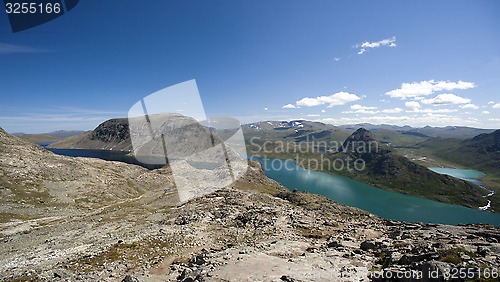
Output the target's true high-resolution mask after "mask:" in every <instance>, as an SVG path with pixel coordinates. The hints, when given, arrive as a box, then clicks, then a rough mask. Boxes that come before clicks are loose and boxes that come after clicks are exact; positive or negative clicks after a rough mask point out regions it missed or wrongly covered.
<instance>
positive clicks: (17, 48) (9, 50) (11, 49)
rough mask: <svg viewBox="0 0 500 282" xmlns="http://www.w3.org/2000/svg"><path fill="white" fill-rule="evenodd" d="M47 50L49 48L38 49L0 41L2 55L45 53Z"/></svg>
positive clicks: (0, 53)
mask: <svg viewBox="0 0 500 282" xmlns="http://www.w3.org/2000/svg"><path fill="white" fill-rule="evenodd" d="M43 52H47V50H42V49H37V48H33V47H27V46H21V45H14V44H6V43H0V55H9V54H22V53H43Z"/></svg>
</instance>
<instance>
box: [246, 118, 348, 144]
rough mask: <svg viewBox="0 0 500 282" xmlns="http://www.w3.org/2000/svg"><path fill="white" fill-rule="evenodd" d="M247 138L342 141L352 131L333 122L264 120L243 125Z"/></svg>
mask: <svg viewBox="0 0 500 282" xmlns="http://www.w3.org/2000/svg"><path fill="white" fill-rule="evenodd" d="M242 128H243V132H244V133H245V137H246V138H247V139H251V138H255V137H257V138H261V139H263V140H276V139H278V140H286V141H294V142H310V141H337V142H342V141H343V140H344V139H345V138H346V137H347V136H349V135H350V134H351V133H352V131H350V130H346V129H344V128H342V127H337V126H334V125H331V124H325V123H321V122H314V121H307V120H291V121H262V122H255V123H250V124H244V125H242Z"/></svg>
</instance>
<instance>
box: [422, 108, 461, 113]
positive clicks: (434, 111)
mask: <svg viewBox="0 0 500 282" xmlns="http://www.w3.org/2000/svg"><path fill="white" fill-rule="evenodd" d="M415 112H419V113H454V112H458V110H453V109H423V110H417V111H415Z"/></svg>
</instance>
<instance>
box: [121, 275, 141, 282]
mask: <svg viewBox="0 0 500 282" xmlns="http://www.w3.org/2000/svg"><path fill="white" fill-rule="evenodd" d="M122 282H139V279H137V278H135V277H134V276H132V275H127V276H125V278H123V280H122Z"/></svg>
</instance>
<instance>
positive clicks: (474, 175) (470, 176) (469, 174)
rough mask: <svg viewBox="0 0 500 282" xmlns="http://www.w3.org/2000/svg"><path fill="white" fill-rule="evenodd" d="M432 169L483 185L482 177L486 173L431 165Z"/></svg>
mask: <svg viewBox="0 0 500 282" xmlns="http://www.w3.org/2000/svg"><path fill="white" fill-rule="evenodd" d="M429 169H430V170H432V171H434V172H437V173H440V174H447V175H451V176H453V177H456V178H460V179H463V180H466V181H469V182H472V183H475V184H477V185H482V183H481V181H480V180H479V179H480V178H483V177H484V176H485V175H486V174H484V173H482V172H480V171H477V170H472V169H456V168H444V167H430V168H429Z"/></svg>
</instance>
